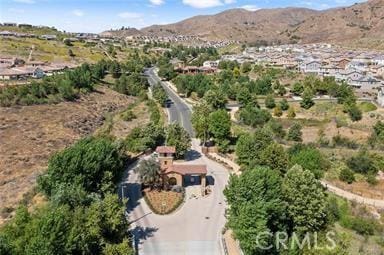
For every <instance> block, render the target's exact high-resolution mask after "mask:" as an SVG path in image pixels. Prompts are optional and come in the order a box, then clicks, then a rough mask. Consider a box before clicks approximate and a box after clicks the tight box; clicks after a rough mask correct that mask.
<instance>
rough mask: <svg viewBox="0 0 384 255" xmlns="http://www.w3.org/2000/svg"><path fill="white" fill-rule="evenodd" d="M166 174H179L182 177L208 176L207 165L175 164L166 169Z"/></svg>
mask: <svg viewBox="0 0 384 255" xmlns="http://www.w3.org/2000/svg"><path fill="white" fill-rule="evenodd" d="M166 173H179V174H181V175H191V174H207V166H206V165H188V164H173V165H172V166H169V167H168V168H167V169H166Z"/></svg>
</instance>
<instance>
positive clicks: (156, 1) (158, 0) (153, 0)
mask: <svg viewBox="0 0 384 255" xmlns="http://www.w3.org/2000/svg"><path fill="white" fill-rule="evenodd" d="M149 2H151V4H153V5H162V4H164V0H149Z"/></svg>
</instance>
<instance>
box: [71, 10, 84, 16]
mask: <svg viewBox="0 0 384 255" xmlns="http://www.w3.org/2000/svg"><path fill="white" fill-rule="evenodd" d="M72 14H73V15H75V16H77V17H83V16H84V12H83V11H82V10H78V9H76V10H73V11H72Z"/></svg>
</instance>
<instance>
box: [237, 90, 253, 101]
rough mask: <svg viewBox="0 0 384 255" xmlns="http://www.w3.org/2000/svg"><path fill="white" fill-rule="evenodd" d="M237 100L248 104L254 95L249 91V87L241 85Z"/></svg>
mask: <svg viewBox="0 0 384 255" xmlns="http://www.w3.org/2000/svg"><path fill="white" fill-rule="evenodd" d="M236 100H237V101H238V102H239V103H240V104H242V105H247V104H249V103H250V102H251V101H252V95H251V93H250V92H249V89H248V88H246V87H241V88H240V89H239V90H238V91H237V94H236Z"/></svg>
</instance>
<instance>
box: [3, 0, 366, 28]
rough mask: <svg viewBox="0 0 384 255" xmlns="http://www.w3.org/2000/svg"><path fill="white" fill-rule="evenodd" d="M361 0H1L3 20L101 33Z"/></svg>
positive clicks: (326, 7) (348, 3) (330, 6)
mask: <svg viewBox="0 0 384 255" xmlns="http://www.w3.org/2000/svg"><path fill="white" fill-rule="evenodd" d="M357 1H360V0H299V1H292V0H256V1H255V0H253V1H252V0H0V22H16V23H28V24H33V25H47V26H54V27H56V28H58V29H60V30H65V31H68V32H94V33H99V32H102V31H104V30H108V29H111V28H113V29H117V28H121V27H122V26H124V27H135V28H143V27H146V26H149V25H152V24H169V23H174V22H177V21H180V20H183V19H185V18H189V17H192V16H196V15H205V14H215V13H218V12H221V11H224V10H226V9H232V8H244V9H247V10H250V11H255V10H257V9H261V8H276V7H288V6H295V7H305V8H311V9H317V10H323V9H328V8H333V7H339V6H348V5H352V4H354V3H355V2H357Z"/></svg>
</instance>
